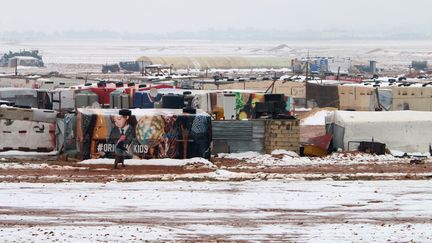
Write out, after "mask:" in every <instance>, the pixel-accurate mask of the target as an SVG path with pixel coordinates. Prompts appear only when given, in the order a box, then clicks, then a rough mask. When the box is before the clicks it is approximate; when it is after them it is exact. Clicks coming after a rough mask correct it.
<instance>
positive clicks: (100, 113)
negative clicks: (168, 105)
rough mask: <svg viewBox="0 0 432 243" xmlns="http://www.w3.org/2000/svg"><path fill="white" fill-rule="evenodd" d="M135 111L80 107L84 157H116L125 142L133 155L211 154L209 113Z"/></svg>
mask: <svg viewBox="0 0 432 243" xmlns="http://www.w3.org/2000/svg"><path fill="white" fill-rule="evenodd" d="M131 111H132V115H131V116H124V115H119V110H118V109H78V115H77V139H78V141H79V143H80V144H81V147H80V153H81V154H82V155H83V157H84V158H85V159H87V158H100V157H107V158H113V157H114V156H115V154H116V152H118V151H117V150H116V149H118V148H119V144H120V143H121V144H122V146H123V145H124V149H123V150H124V155H125V156H126V157H129V158H137V159H139V158H141V159H149V158H181V159H183V158H192V157H204V158H209V156H210V143H211V119H210V116H209V115H208V114H207V113H205V112H203V111H201V110H197V114H189V113H183V112H182V110H180V109H132V110H131ZM120 138H121V139H120Z"/></svg>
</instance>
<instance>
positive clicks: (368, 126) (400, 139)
mask: <svg viewBox="0 0 432 243" xmlns="http://www.w3.org/2000/svg"><path fill="white" fill-rule="evenodd" d="M326 126H327V131H328V132H330V133H332V134H333V137H334V138H333V143H334V146H335V147H336V148H341V149H343V150H355V149H356V146H354V145H350V147H349V148H348V142H350V141H372V139H374V141H376V142H382V143H385V144H386V146H387V148H389V149H391V150H399V151H404V152H429V146H430V145H431V144H432V129H431V128H432V112H423V111H388V112H369V111H335V112H333V113H332V114H330V115H329V116H327V117H326Z"/></svg>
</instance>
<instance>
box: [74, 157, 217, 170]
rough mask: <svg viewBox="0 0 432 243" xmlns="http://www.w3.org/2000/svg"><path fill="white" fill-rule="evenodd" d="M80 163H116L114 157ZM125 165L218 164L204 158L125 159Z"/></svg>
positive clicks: (210, 165) (212, 166)
mask: <svg viewBox="0 0 432 243" xmlns="http://www.w3.org/2000/svg"><path fill="white" fill-rule="evenodd" d="M78 164H93V165H94V164H105V165H106V164H109V165H113V164H114V159H88V160H84V161H81V162H78ZM125 165H159V166H186V165H203V166H207V167H208V168H216V166H215V165H214V164H213V163H212V162H210V161H208V160H206V159H204V158H198V157H197V158H191V159H125Z"/></svg>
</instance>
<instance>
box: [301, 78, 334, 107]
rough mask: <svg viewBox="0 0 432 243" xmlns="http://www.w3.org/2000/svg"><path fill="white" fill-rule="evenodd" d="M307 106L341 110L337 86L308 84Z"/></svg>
mask: <svg viewBox="0 0 432 243" xmlns="http://www.w3.org/2000/svg"><path fill="white" fill-rule="evenodd" d="M306 104H307V106H308V107H310V108H313V107H335V108H339V93H338V86H337V85H321V84H315V83H310V82H307V83H306Z"/></svg>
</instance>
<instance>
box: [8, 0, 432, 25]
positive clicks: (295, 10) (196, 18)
mask: <svg viewBox="0 0 432 243" xmlns="http://www.w3.org/2000/svg"><path fill="white" fill-rule="evenodd" d="M0 16H1V17H0V32H1V31H42V32H53V31H68V30H75V31H79V30H109V31H119V32H144V33H145V32H174V31H201V30H209V29H215V30H224V29H228V28H232V29H247V28H254V29H257V30H291V31H302V30H329V29H341V30H348V31H349V30H351V31H367V30H371V31H380V30H389V29H395V30H397V29H407V30H410V29H414V30H415V29H421V28H423V29H426V30H428V31H430V29H431V28H432V27H430V26H432V0H296V1H293V0H151V1H148V0H5V1H1V13H0Z"/></svg>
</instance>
